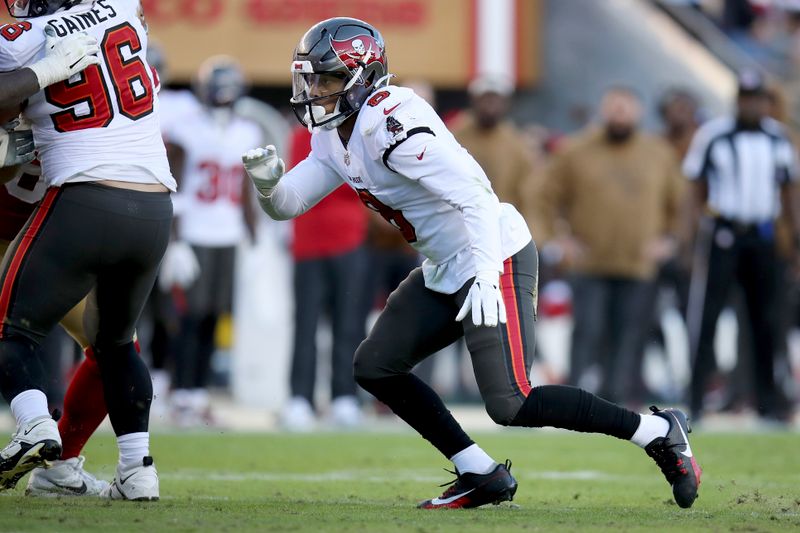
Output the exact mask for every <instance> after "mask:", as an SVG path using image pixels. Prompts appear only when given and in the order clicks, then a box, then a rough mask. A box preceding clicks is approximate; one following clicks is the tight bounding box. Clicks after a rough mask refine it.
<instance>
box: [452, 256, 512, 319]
mask: <svg viewBox="0 0 800 533" xmlns="http://www.w3.org/2000/svg"><path fill="white" fill-rule="evenodd" d="M470 309H472V323H473V324H475V325H476V326H486V327H489V328H493V327H495V326H496V325H497V322H498V320H499V321H500V323H501V324H505V323H506V306H505V303H503V293H502V292H500V274H499V273H498V272H495V271H492V270H484V271H481V272H478V274H477V275H476V276H475V282H474V283H473V284H472V287H470V289H469V294H467V299H466V300H464V305H462V306H461V309H460V310H459V311H458V315H456V320H457V321H459V322H460V321H462V320H464V317H466V316H467V313H469V310H470Z"/></svg>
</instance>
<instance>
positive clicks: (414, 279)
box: [354, 268, 517, 509]
mask: <svg viewBox="0 0 800 533" xmlns="http://www.w3.org/2000/svg"><path fill="white" fill-rule="evenodd" d="M457 313H458V308H457V307H456V305H455V303H454V299H453V297H452V296H451V295H446V294H439V293H436V292H433V291H431V290H429V289H427V288H426V287H425V282H424V280H423V276H422V270H421V269H419V268H417V269H415V270H414V271H412V272H411V274H409V276H408V278H406V280H405V281H403V282H402V283H401V284H400V286H399V287H398V288H397V290H396V291H394V292H393V293H392V294H391V296H390V297H389V300H388V301H387V303H386V308H385V309H384V310H383V312H382V313H381V315H380V317H379V318H378V321H377V322H376V323H375V325H374V326H373V328H372V331H371V332H370V334H369V336H368V337H367V338H366V340H364V342H362V343H361V345H360V346H359V347H358V350H357V351H356V356H355V361H354V365H355V378H356V381H357V382H358V384H359V385H361V386H362V387H363V388H364V389H366V390H367V391H368V392H370V393H372V394H373V395H374V396H375V397H376V398H378V399H379V400H380V401H382V402H383V403H385V404H386V405H387V406H389V408H391V409H392V411H394V413H395V414H396V415H397V416H399V417H400V418H402V419H403V420H404V421H405V422H406V423H408V424H409V425H410V426H411V427H413V428H414V429H415V430H416V431H417V432H418V433H419V434H420V435H421V436H422V437H424V438H425V439H427V440H428V441H430V443H431V444H433V445H434V446H435V447H436V449H438V450H439V451H440V452H441V453H442V454H443V455H444V456H445V457H446V458H448V459H450V460H451V461H453V464H454V465H455V473H456V476H457V477H456V480H455V481H454V482H453V483H452V485H451V486H450V487H449V488H448V489H447V490H446V491H445V492H444V494H442V495H441V496H440V497H438V498H433V499H431V500H427V501H425V502H422V504H420V507H422V508H426V509H435V508H458V507H477V506H480V505H484V504H487V503H497V502H499V501H504V500H509V499H511V497H513V494H514V492H515V491H516V487H517V484H516V481H515V480H514V478H513V477H511V475H510V474H509V472H508V466H506V465H498V464H497V463H496V462H495V461H494V460H493V459H492V458H491V457H489V456H488V455H487V454H486V452H484V451H483V450H482V449H481V448H480V447H479V446H478V445H477V444H475V443H474V442H473V441H472V439H470V438H469V436H467V434H466V433H465V432H464V430H463V429H461V426H460V425H459V424H458V422H457V421H456V420H455V418H453V415H451V414H450V411H448V410H447V408H446V407H445V405H444V403H442V400H441V399H440V398H439V396H438V395H437V394H436V393H435V392H434V391H433V389H431V388H430V387H429V386H428V385H427V384H425V382H423V381H422V380H420V379H419V378H418V377H417V376H415V375H414V374H412V373H411V369H412V368H414V366H415V365H416V364H417V363H419V362H420V361H422V360H423V359H425V358H426V357H428V356H429V355H430V354H432V353H434V352H436V351H438V350H440V349H442V348H444V347H445V346H447V345H449V344H451V343H452V342H454V341H455V340H457V339H459V338H460V337H461V336H462V334H463V333H462V332H463V330H462V327H461V324H460V323H459V322H456V320H455V317H456V314H457Z"/></svg>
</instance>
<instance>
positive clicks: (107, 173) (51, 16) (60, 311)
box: [0, 0, 175, 500]
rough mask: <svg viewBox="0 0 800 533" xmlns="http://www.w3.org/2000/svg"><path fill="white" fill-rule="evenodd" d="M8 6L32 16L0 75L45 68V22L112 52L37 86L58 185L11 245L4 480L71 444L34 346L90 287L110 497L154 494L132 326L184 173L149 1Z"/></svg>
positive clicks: (1, 302)
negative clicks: (111, 445)
mask: <svg viewBox="0 0 800 533" xmlns="http://www.w3.org/2000/svg"><path fill="white" fill-rule="evenodd" d="M6 6H7V7H8V9H9V12H10V13H11V15H12V16H14V17H16V18H18V19H21V21H20V22H18V23H17V24H15V25H14V27H15V32H13V33H12V34H5V35H0V71H15V70H19V69H24V68H25V67H28V66H30V65H36V64H37V63H38V62H39V60H40V59H41V58H42V57H44V56H45V53H46V52H45V50H46V48H47V47H48V45H49V43H48V41H46V39H45V34H44V29H45V28H48V29H49V30H51V31H54V32H55V35H56V36H58V37H65V36H67V35H70V34H76V33H80V32H85V33H86V34H87V35H88V36H89V37H92V38H93V39H94V40H95V41H96V42H98V43H100V46H99V54H98V55H99V57H100V59H102V61H100V62H99V63H98V64H93V65H90V66H89V67H87V68H86V69H85V70H84V71H82V72H80V73H79V74H76V75H74V76H72V77H71V78H70V79H69V80H65V81H62V82H59V83H55V84H52V85H50V86H48V87H46V88H45V89H44V90H41V91H39V92H37V93H36V94H34V95H32V96H31V97H30V98H29V99H28V101H27V105H26V106H25V108H24V112H23V117H24V118H26V119H27V120H29V121H30V122H31V123H32V127H33V134H34V140H35V142H36V146H37V150H38V153H39V158H40V160H41V164H42V174H43V177H44V180H45V183H46V184H47V185H48V187H49V188H48V190H47V193H46V194H45V196H44V198H43V200H42V202H41V203H40V204H39V206H38V207H37V210H36V211H35V212H34V213H33V215H32V216H31V218H30V220H29V222H28V224H27V226H26V227H25V228H24V229H23V231H22V232H21V233H20V235H19V236H18V237H17V239H15V241H14V242H13V243H12V245H11V247H10V249H9V252H8V253H7V255H6V258H5V260H4V262H3V269H2V278H1V279H0V284H1V285H0V287H1V288H0V318H1V319H2V326H1V327H0V367H2V372H0V391H1V392H2V394H3V396H4V397H5V399H6V400H7V401H8V402H9V403H10V404H11V410H12V412H13V414H14V416H15V418H16V420H17V425H18V430H17V433H16V434H15V435H14V437H13V438H12V441H11V443H10V444H9V445H8V446H6V447H5V448H4V449H3V450H2V451H1V452H0V487H1V488H11V487H13V486H14V485H15V484H16V482H17V481H18V480H19V478H20V477H21V476H22V475H24V474H25V473H26V472H27V471H29V470H31V469H32V468H34V467H35V466H37V465H40V464H42V463H43V462H44V461H45V460H48V459H57V458H58V457H59V455H60V453H61V448H62V445H61V439H60V436H59V433H58V430H57V428H56V425H55V422H54V421H53V420H52V418H51V417H50V415H49V413H48V411H47V402H46V398H45V396H44V393H43V392H42V390H43V388H44V387H43V384H44V382H45V380H46V376H45V375H44V370H43V368H42V365H41V362H40V361H39V360H38V358H37V356H36V347H37V346H38V344H39V343H40V342H41V340H42V339H43V338H44V336H45V335H46V334H47V333H48V332H49V331H50V330H51V329H52V328H53V327H54V326H55V324H56V323H57V322H58V321H59V320H60V319H61V318H62V317H63V316H64V315H65V314H66V313H67V311H69V310H70V309H71V308H72V307H74V306H75V304H77V303H78V301H80V299H81V298H83V296H84V295H85V294H87V293H89V291H90V290H91V294H90V301H91V304H92V307H93V308H95V313H94V314H93V316H94V317H95V319H94V320H93V322H92V324H91V328H90V338H91V340H92V344H93V346H94V347H95V354H96V359H97V363H98V366H99V368H100V373H101V375H102V379H103V384H104V391H105V402H106V406H107V408H108V412H109V416H110V418H111V423H112V425H113V427H114V430H115V432H116V434H117V442H118V445H119V451H120V461H119V464H118V466H117V476H116V479H115V481H114V482H113V483H112V484H111V485H110V487H109V488H108V490H107V491H106V495H107V496H108V497H111V498H117V499H137V500H155V499H158V497H159V491H158V475H157V473H156V470H155V467H154V466H153V459H152V457H150V455H149V433H148V416H149V406H150V401H151V396H152V384H151V382H150V377H149V374H148V372H147V367H146V366H145V364H144V363H143V361H142V360H141V359H140V358H139V357H138V355H137V353H136V349H135V347H134V342H133V335H134V327H135V323H136V320H137V318H138V316H139V313H140V312H141V308H142V305H143V304H144V300H145V298H146V296H147V293H148V292H149V290H150V288H151V287H152V285H153V281H154V279H155V275H156V271H157V268H158V264H159V261H160V259H161V256H162V255H163V253H164V249H165V248H166V245H167V242H168V240H169V231H170V225H171V219H172V202H171V200H170V194H169V193H170V191H174V189H175V181H174V179H173V178H172V176H171V174H170V171H169V165H168V163H167V159H166V153H165V150H164V145H163V142H162V141H161V134H160V131H159V127H158V100H157V98H156V91H157V87H156V83H155V81H154V78H153V75H152V73H151V70H150V68H149V67H148V65H147V62H146V59H145V52H146V49H147V32H146V27H145V25H144V20H143V18H142V13H141V7H140V5H139V2H138V0H96V1H91V0H83V1H78V0H66V1H64V0H30V1H24V2H20V1H17V0H13V1H12V0H6ZM30 17H33V18H30ZM9 35H10V37H9ZM18 111H19V110H18Z"/></svg>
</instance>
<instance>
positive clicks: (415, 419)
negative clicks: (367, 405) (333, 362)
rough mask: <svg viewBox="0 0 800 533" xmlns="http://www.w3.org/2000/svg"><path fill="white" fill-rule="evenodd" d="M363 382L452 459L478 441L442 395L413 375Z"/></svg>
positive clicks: (364, 380) (369, 389)
mask: <svg viewBox="0 0 800 533" xmlns="http://www.w3.org/2000/svg"><path fill="white" fill-rule="evenodd" d="M358 383H359V385H361V386H362V387H364V389H366V390H367V392H370V393H371V394H372V395H373V396H375V397H376V398H378V399H379V400H380V401H382V402H383V403H385V404H386V405H388V406H389V408H391V410H392V411H394V413H395V414H396V415H397V416H399V417H400V418H402V419H403V420H404V421H405V422H406V423H407V424H408V425H409V426H411V427H412V428H414V429H415V430H417V432H418V433H419V434H420V435H422V436H423V437H424V438H426V439H427V440H429V441H430V442H431V444H433V445H434V446H435V447H436V449H437V450H439V451H440V452H442V454H444V456H445V457H446V458H448V459H450V458H451V457H452V456H454V455H455V454H457V453H458V452H460V451H461V450H463V449H464V448H467V447H468V446H471V445H472V444H474V442H473V441H472V439H470V438H469V437H468V436H467V434H466V433H464V430H463V429H461V426H460V425H458V422H456V419H455V418H453V415H451V414H450V411H448V410H447V407H445V406H444V403H442V400H441V398H439V396H438V395H437V394H436V393H435V392H434V391H433V389H431V388H430V387H429V386H428V385H426V384H425V382H423V381H422V380H421V379H419V378H418V377H416V376H415V375H413V374H404V375H399V376H391V377H387V378H380V379H359V380H358Z"/></svg>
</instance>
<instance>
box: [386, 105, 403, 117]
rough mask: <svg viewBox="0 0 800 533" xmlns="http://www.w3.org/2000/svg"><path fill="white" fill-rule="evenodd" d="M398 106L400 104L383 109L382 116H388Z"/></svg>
mask: <svg viewBox="0 0 800 533" xmlns="http://www.w3.org/2000/svg"><path fill="white" fill-rule="evenodd" d="M398 106H400V104H394V105H393V106H392V107H390V108H389V109H386V108H383V114H384V115H388V114H389V113H391V112H392V111H394V110H395V109H397V108H398Z"/></svg>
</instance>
